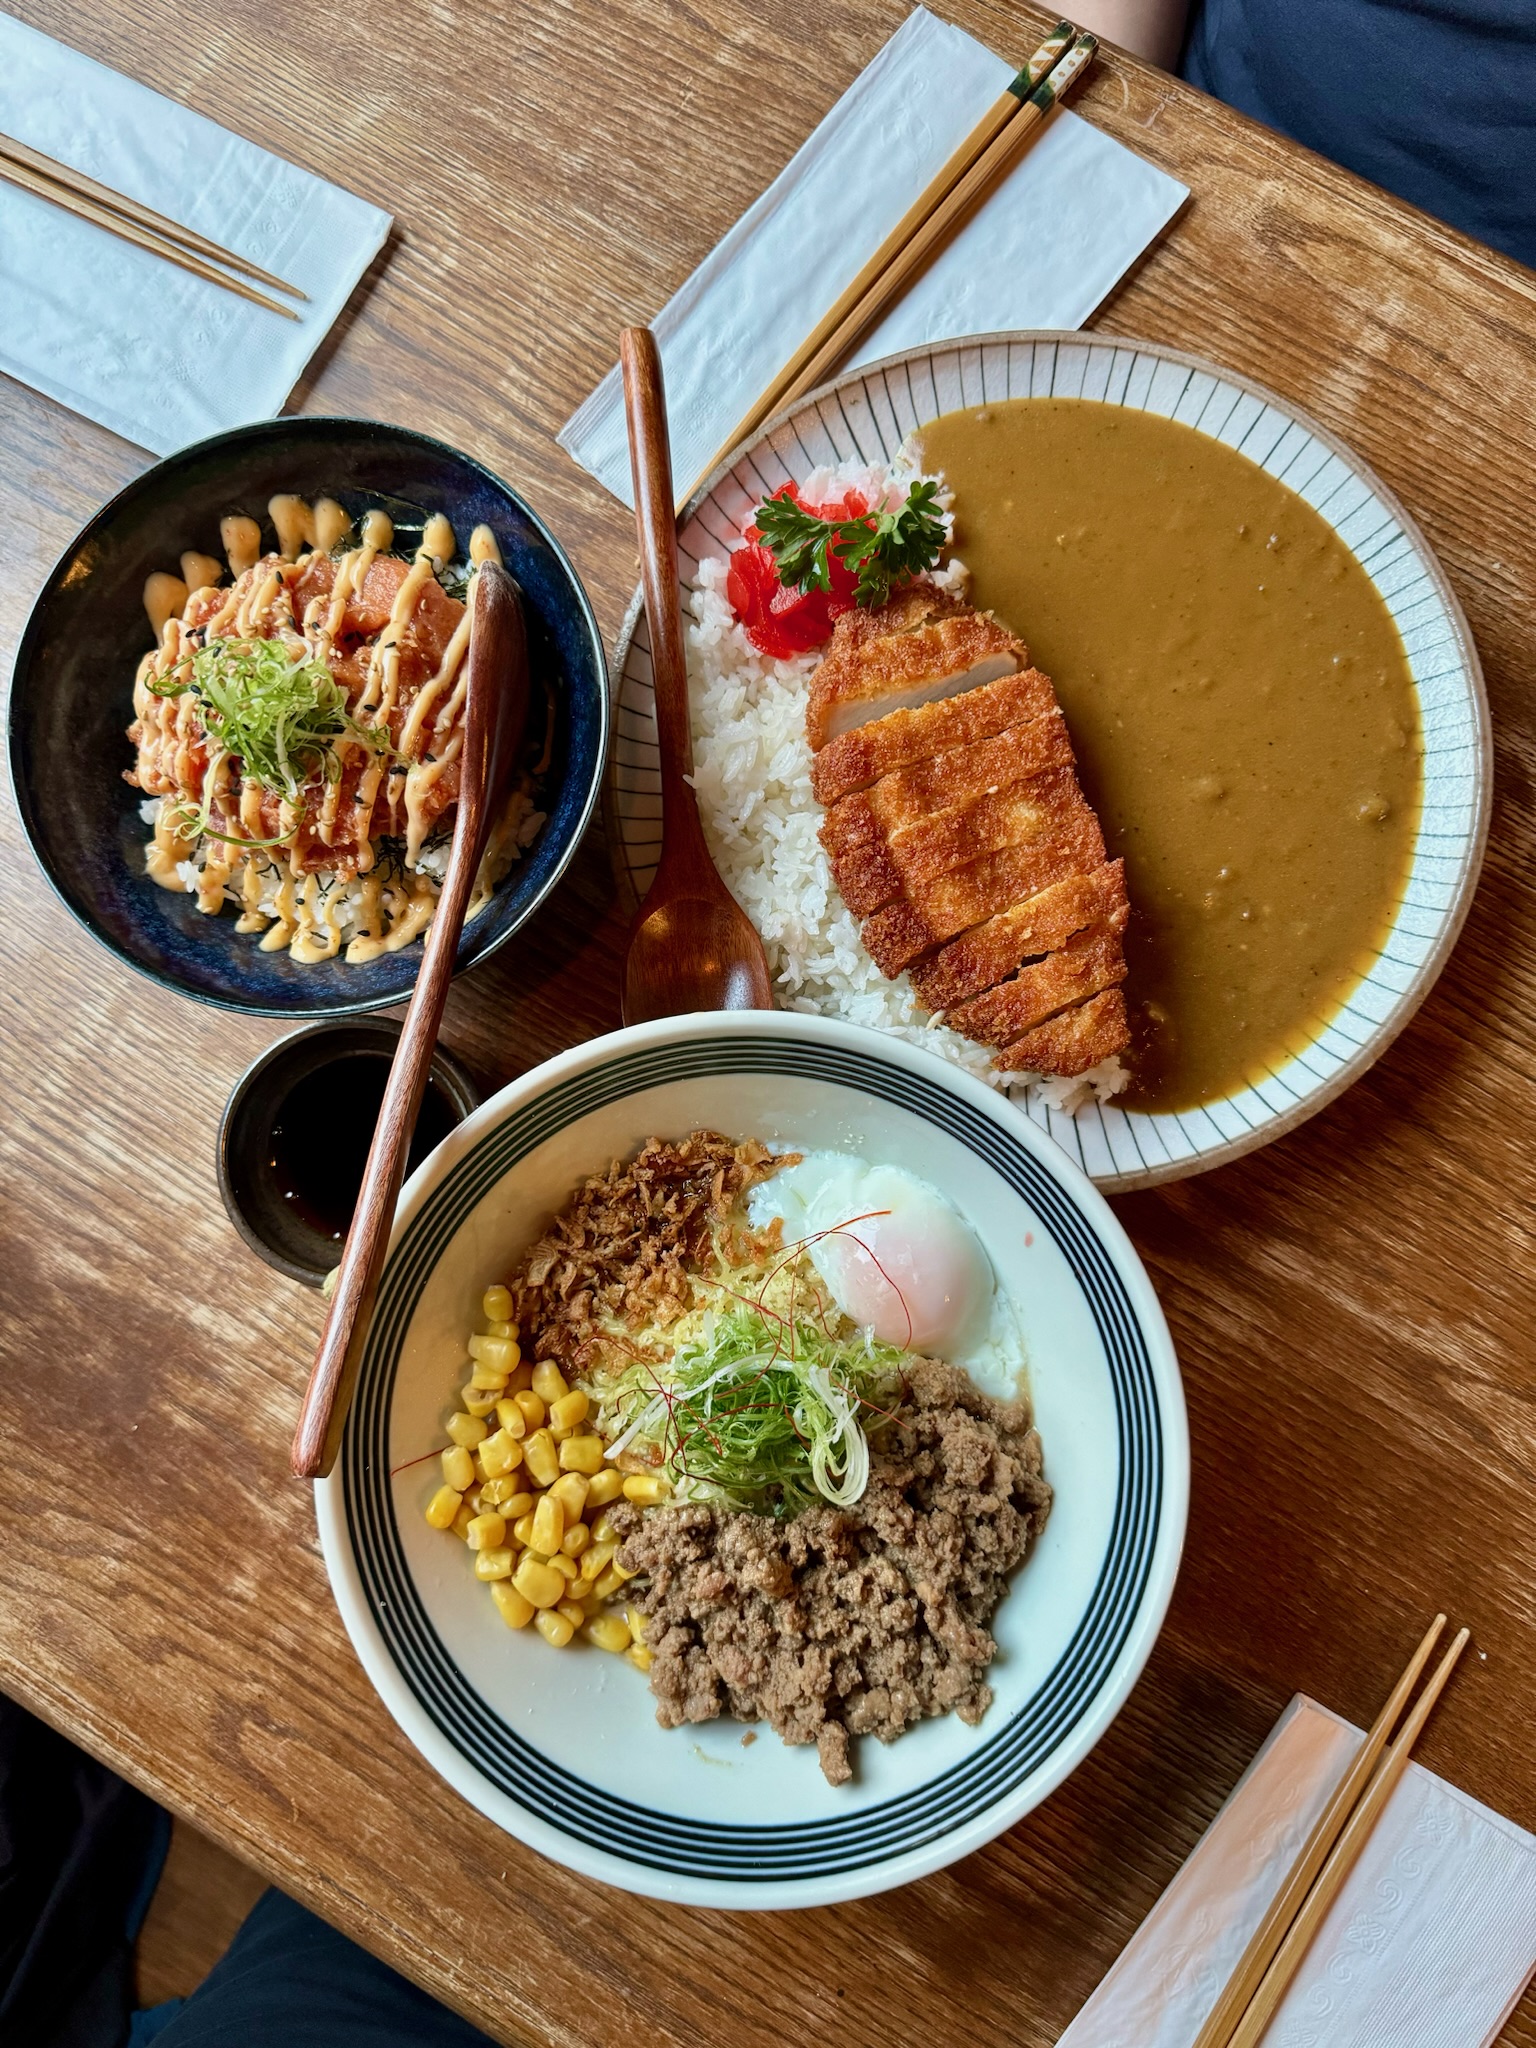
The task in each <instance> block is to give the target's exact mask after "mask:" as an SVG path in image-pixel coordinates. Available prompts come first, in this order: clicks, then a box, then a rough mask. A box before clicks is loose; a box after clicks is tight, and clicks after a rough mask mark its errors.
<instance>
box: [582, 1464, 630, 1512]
mask: <svg viewBox="0 0 1536 2048" xmlns="http://www.w3.org/2000/svg"><path fill="white" fill-rule="evenodd" d="M623 1491H624V1474H623V1473H622V1472H621V1471H620V1470H619V1468H618V1467H617V1466H616V1465H604V1466H603V1468H602V1470H601V1471H600V1472H594V1473H593V1475H592V1478H591V1480H590V1482H589V1483H588V1486H587V1512H588V1513H589V1514H590V1513H591V1511H592V1510H593V1508H605V1507H607V1505H608V1503H609V1501H611V1500H617V1499H618V1497H619V1495H620V1494H621V1493H622V1492H623Z"/></svg>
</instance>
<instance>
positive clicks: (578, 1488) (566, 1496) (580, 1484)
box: [549, 1472, 587, 1523]
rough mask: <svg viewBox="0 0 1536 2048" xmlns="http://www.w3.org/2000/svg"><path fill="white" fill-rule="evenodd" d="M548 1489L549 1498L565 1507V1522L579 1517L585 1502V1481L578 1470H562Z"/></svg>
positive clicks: (576, 1519)
mask: <svg viewBox="0 0 1536 2048" xmlns="http://www.w3.org/2000/svg"><path fill="white" fill-rule="evenodd" d="M549 1491H550V1496H551V1498H552V1499H554V1500H557V1501H559V1503H560V1505H561V1507H563V1508H564V1509H565V1519H566V1521H567V1523H571V1522H575V1521H578V1520H579V1519H580V1516H581V1511H582V1509H583V1508H584V1507H585V1506H586V1504H587V1482H586V1480H585V1479H583V1478H582V1476H581V1474H580V1473H579V1472H562V1473H561V1475H560V1477H559V1478H558V1479H557V1480H556V1481H555V1483H554V1485H553V1486H552V1487H551V1488H550V1489H549Z"/></svg>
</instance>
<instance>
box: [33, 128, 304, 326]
mask: <svg viewBox="0 0 1536 2048" xmlns="http://www.w3.org/2000/svg"><path fill="white" fill-rule="evenodd" d="M0 157H7V158H9V159H10V161H11V162H12V163H14V164H20V165H21V167H22V169H23V170H28V171H36V172H37V174H38V176H39V177H42V178H51V179H52V180H53V182H54V183H55V184H56V185H63V186H65V187H66V188H67V189H68V190H69V191H71V192H74V193H77V194H78V195H79V197H80V198H82V199H94V200H95V201H96V203H97V205H98V206H106V207H109V208H110V209H111V211H112V212H113V213H120V214H122V215H123V217H124V219H125V220H131V221H133V222H135V223H136V224H137V225H138V226H139V227H141V228H148V229H149V230H150V232H151V233H152V234H157V235H163V236H164V237H165V239H166V240H167V241H168V242H178V243H180V245H181V247H182V248H183V249H190V250H191V252H192V254H193V255H194V256H206V257H208V258H209V260H210V261H211V262H214V263H222V264H223V266H224V268H225V269H226V270H238V271H239V272H240V273H241V275H242V276H244V277H254V278H255V280H256V282H257V283H258V284H269V285H271V287H272V289H273V290H274V291H279V292H286V293H287V294H288V296H289V298H290V299H306V300H307V299H308V297H309V294H308V292H301V291H300V290H299V288H298V286H297V285H296V284H289V282H288V281H287V279H286V278H282V277H277V276H275V275H274V274H273V273H272V272H271V271H270V270H263V269H262V267H261V265H260V264H259V263H252V262H251V261H250V260H249V258H248V257H245V256H240V255H237V254H236V252H235V251H234V250H233V249H226V248H225V247H224V246H223V244H222V243H219V242H212V241H210V240H209V239H208V237H207V236H206V235H200V234H198V233H197V231H196V230H195V229H194V228H184V227H183V226H182V225H181V222H180V221H176V220H172V219H171V218H170V216H169V215H168V214H164V213H156V211H155V209H154V208H153V207H152V206H144V205H142V204H141V203H140V202H139V201H138V200H137V199H130V198H129V197H128V195H127V194H126V193H125V192H114V191H113V189H112V187H111V186H110V185H103V184H102V183H101V181H100V180H99V179H97V178H89V177H87V176H86V174H85V172H84V171H77V170H76V169H75V168H74V166H73V165H72V164H61V163H60V162H59V161H58V159H57V158H56V157H51V156H44V154H43V152H42V151H41V150H40V149H33V148H31V147H30V146H29V145H28V144H27V143H25V142H18V141H17V140H16V138H15V136H14V135H0Z"/></svg>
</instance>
